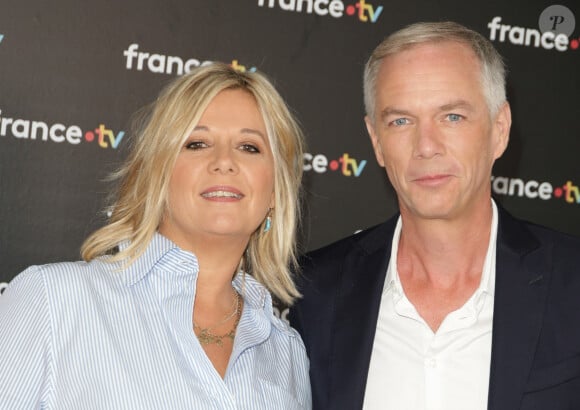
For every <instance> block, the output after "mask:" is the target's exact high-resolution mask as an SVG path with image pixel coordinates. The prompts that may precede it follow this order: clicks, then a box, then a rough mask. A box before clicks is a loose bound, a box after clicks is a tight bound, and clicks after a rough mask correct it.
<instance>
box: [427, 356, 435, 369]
mask: <svg viewBox="0 0 580 410" xmlns="http://www.w3.org/2000/svg"><path fill="white" fill-rule="evenodd" d="M425 365H426V366H427V367H437V360H436V359H434V358H433V357H430V358H428V359H425Z"/></svg>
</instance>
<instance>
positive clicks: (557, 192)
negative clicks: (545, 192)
mask: <svg viewBox="0 0 580 410" xmlns="http://www.w3.org/2000/svg"><path fill="white" fill-rule="evenodd" d="M554 196H555V197H556V198H560V197H561V196H562V188H556V189H554Z"/></svg>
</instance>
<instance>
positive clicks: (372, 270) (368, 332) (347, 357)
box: [329, 218, 397, 409]
mask: <svg viewBox="0 0 580 410" xmlns="http://www.w3.org/2000/svg"><path fill="white" fill-rule="evenodd" d="M396 221H397V218H393V219H391V220H389V221H387V222H386V223H385V224H383V225H380V226H379V227H377V229H376V230H375V231H374V232H372V233H371V234H369V235H367V236H365V237H364V238H362V239H361V240H360V241H358V243H357V246H355V247H354V248H353V249H352V251H351V252H349V254H348V255H346V256H345V258H344V264H343V266H342V272H341V286H340V290H339V293H338V295H337V299H336V311H335V315H334V318H333V320H334V323H333V333H334V343H333V345H332V351H331V352H330V355H331V365H330V367H331V369H330V374H331V383H330V384H331V386H332V387H331V395H332V397H330V401H329V403H330V406H329V408H333V409H335V408H337V409H338V408H341V409H343V408H344V409H360V408H362V406H363V401H364V393H365V388H366V381H367V375H368V368H369V363H370V358H371V353H372V347H373V341H374V337H375V330H376V325H377V318H378V312H379V305H380V301H381V294H382V291H383V286H384V282H385V276H386V272H387V267H388V263H389V259H390V253H391V241H392V236H393V232H394V227H395V224H396ZM355 238H356V237H355Z"/></svg>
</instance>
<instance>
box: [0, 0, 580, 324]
mask: <svg viewBox="0 0 580 410" xmlns="http://www.w3.org/2000/svg"><path fill="white" fill-rule="evenodd" d="M577 17H578V18H580V6H579V5H578V2H577V1H572V0H567V1H563V2H559V3H557V4H554V3H551V2H550V1H538V0H531V1H530V0H516V1H513V2H504V1H496V0H491V1H481V2H478V3H477V4H475V3H473V2H468V1H464V0H440V1H436V2H435V1H427V0H407V1H391V0H357V1H355V0H211V1H202V0H163V1H161V0H124V1H116V0H115V1H113V0H101V1H92V2H82V1H76V0H75V1H73V0H58V1H51V2H48V1H43V0H24V1H22V0H3V1H2V2H0V266H1V268H0V292H1V291H2V290H3V288H4V287H5V286H6V283H7V282H9V281H10V280H11V278H12V277H14V276H15V275H16V274H18V273H19V272H20V271H21V270H23V269H24V268H25V267H26V266H28V265H31V264H43V263H47V262H53V261H62V260H76V259H79V247H80V244H81V243H82V241H83V239H84V238H85V237H86V236H87V235H88V234H89V233H90V232H91V231H93V230H94V229H95V228H97V227H99V226H101V225H102V224H103V223H104V222H105V220H106V215H105V214H104V213H103V211H102V210H103V207H104V205H105V198H106V195H107V193H108V192H109V190H110V188H111V186H110V185H109V183H108V182H107V181H106V177H107V175H108V174H110V172H111V171H113V170H114V169H116V168H117V167H118V166H119V164H120V162H121V161H122V160H123V158H124V157H125V155H126V153H127V146H128V144H129V140H130V138H131V135H130V132H129V127H130V123H131V116H132V114H133V113H134V112H135V111H136V110H138V109H139V108H141V107H142V106H144V105H145V104H147V103H149V102H151V101H152V100H153V99H154V98H155V97H156V95H157V93H158V92H159V90H160V89H161V87H162V86H163V85H164V84H166V83H167V82H168V81H169V80H171V79H172V78H174V77H175V76H178V75H180V74H182V73H185V72H187V71H189V70H191V69H192V68H194V67H197V66H199V65H203V64H208V63H209V62H212V61H225V62H228V63H230V64H232V65H233V66H234V67H236V68H237V69H238V70H242V71H243V70H260V71H263V72H265V73H266V74H268V75H269V77H270V78H271V79H272V80H273V82H274V83H275V84H276V86H277V87H278V89H279V90H280V92H281V93H282V95H283V96H284V98H285V99H286V100H287V102H288V104H289V105H290V106H291V107H292V109H293V110H294V112H295V113H296V116H297V117H298V119H299V120H300V122H301V124H302V126H303V128H304V130H305V132H306V136H307V142H308V149H307V152H306V154H305V156H304V169H305V183H304V187H305V193H306V194H305V207H306V209H305V214H304V215H305V218H304V222H303V227H302V238H301V244H302V248H303V249H305V250H307V249H313V248H316V247H319V246H322V245H324V244H326V243H329V242H331V241H333V240H335V239H337V238H339V237H342V236H345V235H348V234H351V233H352V232H354V231H356V230H358V229H362V228H365V227H368V226H371V225H374V224H377V223H379V222H381V221H383V220H384V219H386V218H387V217H389V216H390V215H392V214H393V213H394V212H396V210H397V205H396V198H395V197H394V194H393V191H392V188H391V187H390V186H389V184H388V182H387V180H386V176H385V174H384V171H383V169H382V168H379V166H378V165H377V164H376V162H375V159H374V155H373V153H372V150H371V145H370V141H369V139H368V136H367V134H366V130H365V126H364V122H363V116H364V111H363V103H362V91H361V89H362V87H361V83H362V80H361V78H362V68H363V65H364V62H365V61H366V59H367V57H368V55H369V53H370V51H371V50H372V49H373V48H374V47H375V46H376V45H377V44H378V43H379V42H380V41H381V40H382V39H383V38H384V37H385V36H386V35H388V34H389V33H391V32H393V31H394V30H396V29H399V28H401V27H403V26H405V25H407V24H410V23H413V22H417V21H434V20H454V21H457V22H460V23H462V24H464V25H467V26H468V27H470V28H473V29H475V30H477V31H478V32H480V33H481V34H483V35H484V36H485V37H487V38H489V39H490V40H491V41H492V42H493V43H494V45H495V46H496V47H497V48H498V49H499V51H500V52H501V54H502V55H503V56H504V57H505V60H506V62H507V65H508V68H509V75H508V98H509V100H510V102H511V105H512V110H513V118H514V124H513V129H512V133H511V141H510V146H509V148H508V150H507V152H506V153H505V155H504V157H503V158H501V159H500V160H499V161H498V163H497V164H496V167H495V168H494V175H493V181H492V186H493V192H494V194H495V196H496V198H497V200H498V201H499V202H500V203H501V204H503V205H504V206H505V207H506V208H507V209H508V210H509V211H511V212H512V213H514V214H515V215H517V216H519V217H521V218H524V219H528V220H532V221H534V222H537V223H539V224H543V225H548V226H550V227H553V228H556V229H558V230H561V231H565V232H569V233H572V234H576V235H580V188H579V186H580V83H579V79H580V46H579V44H580V29H577V28H576V18H577ZM579 24H580V22H579ZM0 331H1V329H0Z"/></svg>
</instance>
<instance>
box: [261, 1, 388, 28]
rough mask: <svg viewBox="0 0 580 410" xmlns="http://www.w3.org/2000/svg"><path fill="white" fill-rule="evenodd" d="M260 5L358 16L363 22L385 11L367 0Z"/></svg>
mask: <svg viewBox="0 0 580 410" xmlns="http://www.w3.org/2000/svg"><path fill="white" fill-rule="evenodd" d="M258 6H259V7H268V8H271V9H273V8H275V7H276V6H278V8H280V9H281V10H284V11H294V12H297V13H306V14H316V15H318V16H330V17H334V18H340V17H343V16H344V15H345V14H346V15H347V16H356V17H358V19H359V21H361V22H362V23H368V22H370V23H376V22H377V20H378V19H379V16H380V15H381V13H382V12H383V6H377V7H375V6H374V5H372V4H370V3H367V1H366V0H358V1H357V2H356V3H354V4H349V5H347V6H346V7H345V5H344V3H343V2H342V0H258Z"/></svg>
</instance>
